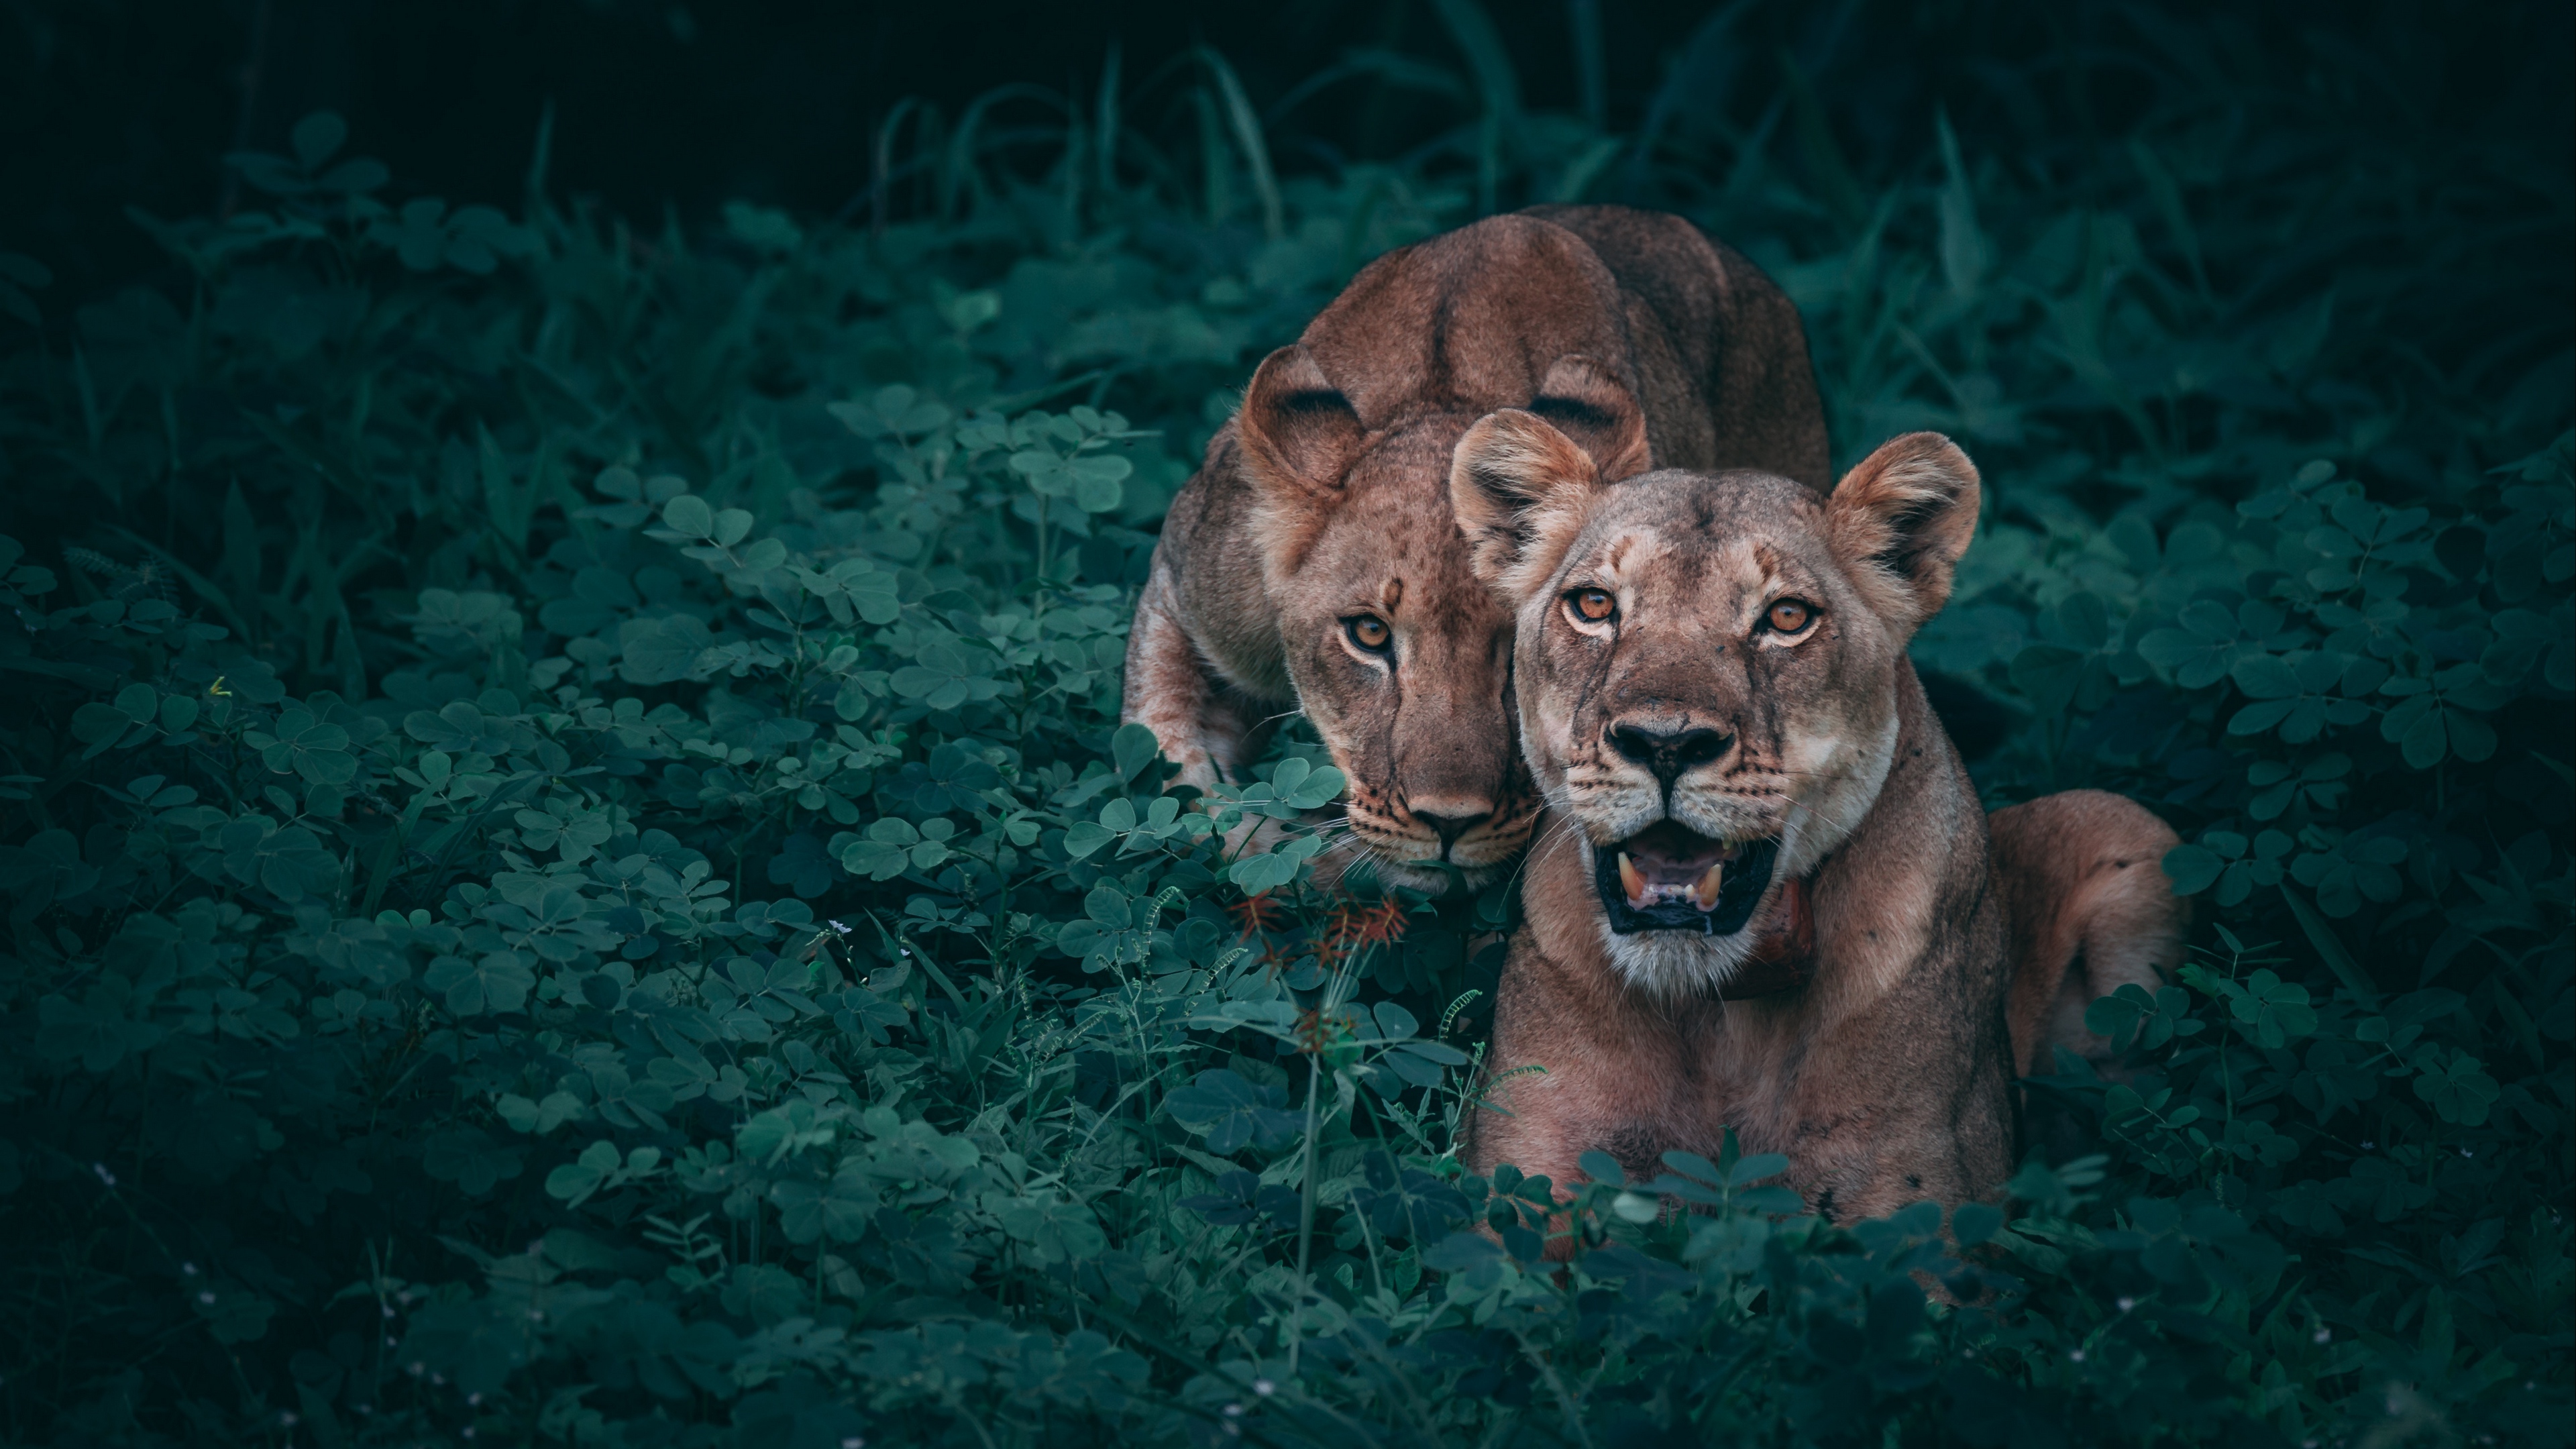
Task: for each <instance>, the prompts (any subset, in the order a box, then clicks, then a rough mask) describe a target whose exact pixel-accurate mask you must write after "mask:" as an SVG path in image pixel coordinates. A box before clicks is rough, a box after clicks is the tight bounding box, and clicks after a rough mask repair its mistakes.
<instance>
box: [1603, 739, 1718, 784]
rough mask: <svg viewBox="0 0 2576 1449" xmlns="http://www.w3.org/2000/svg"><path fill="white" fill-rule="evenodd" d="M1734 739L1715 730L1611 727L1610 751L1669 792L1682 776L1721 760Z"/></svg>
mask: <svg viewBox="0 0 2576 1449" xmlns="http://www.w3.org/2000/svg"><path fill="white" fill-rule="evenodd" d="M1734 747H1735V736H1733V735H1730V734H1724V733H1721V732H1720V731H1717V730H1651V729H1644V728H1641V727H1639V726H1637V725H1612V726H1611V727H1610V748H1612V749H1614V750H1617V751H1618V752H1619V753H1620V754H1622V755H1625V756H1626V757H1628V758H1629V759H1630V760H1633V761H1635V762H1636V763H1638V764H1640V765H1643V766H1645V767H1646V768H1647V769H1649V770H1652V771H1654V772H1655V778H1656V779H1658V780H1661V781H1663V783H1664V788H1665V789H1667V790H1669V789H1671V788H1672V786H1673V782H1674V781H1675V780H1678V779H1680V778H1681V777H1682V776H1683V775H1684V774H1686V773H1688V772H1689V771H1691V770H1693V769H1696V768H1698V767H1699V766H1701V765H1705V764H1707V763H1708V762H1709V761H1711V760H1714V759H1717V758H1719V757H1720V756H1723V755H1724V754H1725V753H1726V752H1727V751H1728V750H1730V749H1733V748H1734Z"/></svg>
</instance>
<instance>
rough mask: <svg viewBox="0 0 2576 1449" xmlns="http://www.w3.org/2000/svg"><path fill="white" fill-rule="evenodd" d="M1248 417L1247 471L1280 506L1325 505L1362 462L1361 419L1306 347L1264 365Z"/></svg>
mask: <svg viewBox="0 0 2576 1449" xmlns="http://www.w3.org/2000/svg"><path fill="white" fill-rule="evenodd" d="M1240 417H1241V422H1240V425H1239V428H1238V432H1239V435H1240V437H1241V438H1242V443H1243V461H1244V470H1245V472H1246V473H1248V474H1249V475H1251V477H1252V480H1253V481H1254V482H1255V483H1258V484H1260V485H1261V487H1262V490H1263V491H1264V492H1265V493H1267V494H1269V495H1270V502H1271V504H1272V505H1273V506H1274V507H1276V506H1283V505H1284V506H1297V505H1311V504H1313V503H1317V502H1320V501H1322V499H1323V498H1324V497H1325V496H1327V495H1329V494H1331V493H1333V492H1335V491H1337V490H1339V489H1340V487H1341V486H1342V475H1343V474H1345V473H1348V472H1349V471H1350V467H1351V462H1352V460H1353V459H1355V458H1357V457H1358V456H1359V451H1360V441H1361V438H1362V436H1363V429H1362V428H1361V427H1360V415H1359V413H1358V412H1357V411H1356V410H1354V409H1353V408H1352V407H1351V400H1350V399H1349V398H1346V397H1344V396H1342V393H1341V389H1339V388H1337V387H1335V386H1333V384H1332V383H1331V382H1330V381H1329V380H1327V379H1326V378H1325V376H1324V370H1323V369H1322V368H1320V367H1318V366H1316V365H1315V359H1314V356H1313V355H1312V354H1310V353H1308V352H1307V351H1306V349H1305V348H1304V347H1302V346H1290V347H1282V348H1280V349H1279V350H1278V351H1276V352H1274V353H1272V354H1270V355H1269V356H1268V357H1265V358H1263V359H1262V360H1261V366H1260V367H1259V368H1258V369H1257V370H1255V371H1254V372H1253V374H1252V385H1251V386H1249V387H1247V388H1245V389H1244V390H1243V411H1242V413H1241V415H1240Z"/></svg>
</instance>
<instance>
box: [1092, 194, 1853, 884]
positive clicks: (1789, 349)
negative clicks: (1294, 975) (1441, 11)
mask: <svg viewBox="0 0 2576 1449" xmlns="http://www.w3.org/2000/svg"><path fill="white" fill-rule="evenodd" d="M1503 407H1515V408H1528V409H1530V410H1532V411H1534V412H1535V413H1537V414H1539V415H1540V416H1544V417H1547V418H1549V419H1550V420H1551V421H1553V422H1554V423H1556V424H1557V425H1558V426H1559V427H1561V428H1562V429H1563V430H1564V431H1565V433H1566V435H1567V436H1568V437H1570V438H1572V439H1573V440H1574V441H1575V444H1576V446H1578V447H1580V448H1582V449H1584V450H1585V451H1586V452H1587V454H1588V456H1590V457H1591V458H1592V459H1593V461H1594V463H1595V465H1596V466H1597V467H1599V468H1601V469H1602V470H1604V471H1605V472H1606V473H1608V474H1609V475H1610V476H1614V477H1624V476H1627V475H1629V474H1632V473H1638V472H1643V471H1645V470H1647V469H1648V468H1651V467H1655V466H1663V465H1666V464H1681V465H1686V466H1693V467H1702V468H1709V467H1721V466H1746V467H1760V468H1763V469H1766V470H1769V471H1772V472H1775V473H1780V474H1784V475H1786V476H1789V477H1793V478H1797V479H1799V480H1800V481H1802V482H1805V483H1807V484H1808V485H1810V486H1812V487H1818V488H1821V487H1822V486H1823V484H1824V482H1825V475H1826V467H1827V453H1826V445H1825V429H1824V411H1823V407H1822V404H1821V403H1820V401H1819V400H1818V397H1817V394H1816V388H1815V379H1814V373H1813V370H1812V369H1811V367H1810V365H1809V363H1808V359H1807V348H1806V338H1805V334H1804V332H1803V330H1802V329H1801V327H1800V325H1799V322H1798V317H1797V312H1796V309H1795V308H1794V307H1793V306H1792V305H1791V304H1790V303H1789V301H1788V299H1787V298H1786V297H1785V296H1783V295H1782V294H1781V292H1780V291H1779V289H1778V288H1777V287H1775V286H1773V285H1772V284H1771V282H1770V280H1769V278H1767V277H1765V276H1763V275H1762V273H1761V272H1760V270H1759V269H1757V268H1755V267H1754V266H1753V265H1752V264H1751V263H1750V262H1748V261H1746V260H1745V259H1744V258H1743V257H1742V256H1740V255H1738V254H1736V253H1735V252H1733V251H1731V250H1729V249H1727V248H1725V247H1723V246H1721V245H1719V244H1717V243H1715V242H1712V241H1710V240H1709V239H1708V238H1707V237H1705V236H1704V235H1702V234H1701V233H1700V232H1699V230H1698V229H1697V228H1696V227H1693V226H1692V225H1691V224H1690V223H1689V222H1687V221H1684V220H1682V219H1681V218H1679V217H1672V216H1663V215H1658V214H1655V213H1650V212H1640V211H1632V210H1628V209H1626V208H1621V207H1549V208H1542V209H1540V210H1538V211H1534V212H1523V213H1518V214H1515V215H1510V216H1499V217H1492V218H1489V219H1487V220H1485V221H1481V222H1478V223H1476V224H1474V225H1472V226H1468V227H1463V228H1460V229H1459V230H1457V231H1454V232H1449V233H1447V234H1444V235H1442V236H1438V237H1434V238H1432V239H1430V240H1428V241H1425V242H1421V243H1418V244H1416V245H1414V246H1410V247H1406V248H1403V249H1401V250H1399V251H1395V252H1392V253H1389V254H1388V255H1386V256H1384V257H1381V258H1379V259H1378V260H1377V261H1375V262H1373V263H1371V264H1370V265H1369V266H1368V267H1366V268H1365V269H1363V270H1362V271H1361V272H1360V274H1359V275H1358V276H1357V277H1355V278H1353V279H1352V281H1351V283H1350V285H1349V287H1347V288H1346V289H1345V290H1344V291H1343V293H1342V295H1341V296H1340V297H1339V298H1337V299H1336V300H1335V301H1334V302H1333V303H1332V305H1330V306H1329V307H1327V308H1325V310H1324V311H1323V312H1322V314H1320V315H1319V316H1317V317H1316V319H1315V320H1314V322H1313V323H1312V324H1311V325H1309V326H1308V327H1307V329H1306V331H1305V333H1304V334H1303V336H1302V337H1301V338H1300V340H1299V341H1298V342H1297V343H1296V344H1295V345H1293V346H1290V347H1285V348H1281V349H1280V350H1279V351H1277V352H1274V353H1272V354H1271V355H1270V356H1269V357H1268V358H1267V359H1265V360H1264V361H1263V362H1262V364H1261V366H1260V368H1259V369H1258V370H1257V371H1256V372H1255V373H1254V374H1253V378H1252V382H1251V385H1250V386H1249V387H1248V388H1247V389H1246V391H1245V394H1244V400H1243V405H1242V406H1241V408H1240V409H1238V410H1237V412H1236V414H1235V416H1234V417H1233V418H1232V419H1231V420H1229V421H1228V422H1227V423H1226V425H1225V426H1224V427H1223V428H1222V429H1220V430H1219V431H1218V433H1217V435H1216V437H1215V438H1214V439H1213V440H1212V441H1211V442H1210V443H1209V445H1208V451H1207V455H1206V458H1205V460H1204V461H1203V462H1202V464H1201V466H1200V469H1199V471H1198V473H1197V474H1196V475H1195V476H1194V477H1192V478H1191V480H1190V482H1189V484H1188V486H1187V487H1185V488H1184V489H1183V490H1182V492H1181V495H1180V496H1179V497H1178V498H1177V499H1175V500H1174V503H1173V505H1172V509H1171V513H1170V516H1169V517H1168V519H1167V520H1166V522H1165V524H1164V528H1163V535H1162V539H1161V541H1160V542H1159V543H1158V544H1157V545H1156V548H1155V553H1154V563H1153V569H1152V573H1151V575H1150V577H1149V579H1148V582H1147V584H1146V586H1145V589H1144V592H1143V594H1142V596H1141V597H1140V598H1139V600H1138V602H1137V612H1136V620H1135V627H1134V632H1133V633H1132V635H1131V636H1130V639H1129V643H1128V654H1127V677H1126V694H1125V700H1124V704H1123V709H1122V715H1123V717H1124V718H1125V719H1127V720H1130V721H1137V722H1142V723H1144V724H1146V725H1147V726H1149V727H1151V728H1152V729H1153V731H1154V734H1155V737H1156V738H1157V739H1158V740H1159V741H1160V742H1161V744H1162V747H1163V750H1164V752H1165V753H1166V754H1167V755H1169V756H1170V757H1171V758H1172V759H1173V760H1175V761H1176V762H1178V763H1179V764H1181V765H1182V767H1183V769H1184V772H1185V773H1184V776H1183V778H1184V780H1185V781H1187V782H1189V783H1194V784H1199V785H1202V786H1204V785H1207V784H1210V783H1213V782H1214V781H1216V780H1218V779H1220V778H1238V777H1239V774H1240V772H1241V771H1242V770H1243V769H1244V768H1245V767H1246V766H1247V765H1248V764H1249V762H1250V760H1251V759H1252V757H1253V756H1255V755H1256V754H1257V753H1258V750H1259V748H1260V735H1261V727H1262V725H1263V724H1264V723H1265V722H1267V721H1269V720H1271V719H1274V718H1276V717H1277V716H1278V715H1280V714H1281V713H1282V712H1284V711H1287V710H1291V709H1302V710H1303V711H1304V712H1305V714H1306V715H1307V717H1308V718H1309V719H1310V720H1311V721H1312V722H1313V724H1314V727H1315V729H1316V732H1317V733H1318V734H1319V735H1320V736H1321V737H1322V739H1323V742H1324V744H1325V746H1326V748H1328V749H1329V750H1330V751H1331V752H1332V756H1333V760H1334V763H1335V764H1336V765H1338V766H1339V767H1340V768H1341V769H1342V771H1343V773H1344V774H1345V775H1346V776H1347V777H1348V779H1349V781H1350V812H1349V820H1350V827H1351V837H1350V839H1351V844H1352V845H1354V846H1356V847H1357V850H1356V852H1354V854H1355V855H1356V854H1363V853H1364V854H1365V855H1366V856H1368V857H1370V858H1372V859H1373V861H1374V863H1375V865H1376V868H1377V870H1378V872H1379V874H1380V876H1381V878H1383V879H1386V880H1388V881H1390V882H1392V883H1396V884H1402V885H1407V886H1412V887H1415V888H1418V889H1424V890H1439V889H1443V888H1445V887H1446V886H1447V885H1448V884H1449V883H1450V882H1451V881H1452V880H1453V879H1458V880H1464V881H1465V882H1466V883H1468V884H1470V885H1478V884H1482V883H1483V882H1485V881H1486V880H1489V879H1491V878H1492V877H1493V876H1495V875H1496V874H1498V873H1499V872H1500V871H1501V869H1502V868H1503V867H1504V866H1505V865H1506V864H1507V862H1508V861H1509V860H1510V859H1511V857H1512V856H1513V855H1514V854H1515V853H1517V852H1518V851H1519V850H1520V848H1521V846H1522V845H1523V844H1524V843H1525V842H1526V841H1527V839H1528V837H1529V830H1530V826H1531V823H1532V821H1533V820H1534V819H1535V818H1536V814H1537V798H1536V795H1535V793H1534V792H1533V790H1532V789H1531V786H1530V780H1529V775H1528V771H1527V769H1526V768H1525V767H1524V765H1523V764H1522V762H1521V759H1520V752H1519V749H1518V745H1517V738H1516V734H1515V727H1514V718H1513V713H1512V702H1511V700H1510V698H1509V695H1508V689H1507V680H1508V678H1509V673H1510V650H1511V619H1510V616H1509V614H1508V612H1507V611H1506V610H1505V609H1503V608H1502V607H1501V606H1500V604H1499V603H1498V602H1497V601H1496V600H1495V599H1494V597H1493V596H1492V594H1491V593H1490V591H1488V590H1487V589H1485V588H1484V587H1483V586H1482V585H1481V584H1479V583H1478V582H1477V581H1476V579H1475V577H1474V574H1473V571H1472V569H1471V567H1470V564H1469V560H1468V557H1467V545H1466V542H1465V540H1464V539H1463V538H1462V537H1461V536H1460V534H1459V531H1458V528H1457V524H1456V521H1455V518H1454V516H1453V515H1452V513H1451V511H1450V504H1449V490H1448V475H1449V465H1450V454H1451V452H1452V449H1453V448H1454V446H1455V444H1456V443H1457V441H1458V439H1459V437H1460V436H1461V435H1462V434H1464V433H1465V431H1466V430H1467V428H1468V427H1469V426H1470V425H1471V424H1473V423H1474V422H1475V421H1476V420H1477V419H1478V418H1479V417H1481V416H1483V415H1485V414H1486V413H1489V412H1491V411H1493V410H1495V409H1497V408H1503ZM1347 858H1348V857H1346V858H1345V859H1347Z"/></svg>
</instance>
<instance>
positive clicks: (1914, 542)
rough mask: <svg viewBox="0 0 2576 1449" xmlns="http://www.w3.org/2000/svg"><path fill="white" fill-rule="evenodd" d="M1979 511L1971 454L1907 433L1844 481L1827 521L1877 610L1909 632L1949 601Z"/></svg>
mask: <svg viewBox="0 0 2576 1449" xmlns="http://www.w3.org/2000/svg"><path fill="white" fill-rule="evenodd" d="M1977 506H1978V491H1977V465H1976V464H1974V463H1971V462H1969V461H1968V455H1967V454H1965V453H1962V452H1960V451H1959V447H1958V445H1957V444H1956V443H1953V442H1951V441H1950V440H1949V439H1948V438H1945V437H1943V436H1941V435H1940V434H1939V433H1907V434H1906V435H1905V436H1903V437H1901V438H1897V439H1895V440H1893V441H1891V442H1889V443H1888V444H1886V445H1885V446H1883V447H1881V448H1880V449H1879V450H1878V451H1877V452H1875V453H1872V454H1870V455H1869V456H1868V457H1866V458H1863V459H1862V460H1861V461H1860V463H1859V465H1858V466H1856V467H1854V468H1853V469H1852V470H1851V471H1850V472H1848V473H1845V474H1844V475H1843V481H1842V482H1841V483H1839V484H1837V485H1835V488H1834V495H1833V497H1832V499H1831V500H1829V501H1828V502H1827V503H1826V505H1825V516H1826V520H1827V527H1828V528H1829V530H1830V536H1831V539H1832V543H1833V550H1834V554H1835V556H1836V557H1837V558H1839V559H1841V560H1842V562H1843V566H1844V567H1846V568H1848V569H1850V570H1851V573H1852V579H1853V582H1855V583H1856V584H1858V585H1859V586H1860V589H1861V591H1862V593H1864V594H1865V595H1867V596H1868V598H1869V603H1870V607H1871V608H1873V609H1875V610H1877V612H1878V614H1879V615H1880V617H1882V618H1884V619H1886V620H1887V621H1888V622H1890V623H1892V624H1895V625H1898V626H1899V627H1901V628H1903V629H1906V630H1909V631H1910V630H1912V629H1914V628H1915V627H1917V626H1919V625H1920V624H1922V622H1923V621H1924V620H1926V619H1929V618H1931V617H1932V616H1933V615H1934V614H1936V613H1939V612H1940V610H1941V606H1942V605H1943V604H1945V603H1947V602H1949V599H1950V579H1951V575H1952V574H1953V572H1954V571H1955V570H1956V569H1957V567H1958V563H1959V556H1960V555H1961V554H1964V553H1966V552H1967V551H1968V541H1969V539H1970V538H1972V537H1974V536H1975V534H1976V531H1977Z"/></svg>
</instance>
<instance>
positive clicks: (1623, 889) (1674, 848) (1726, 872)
mask: <svg viewBox="0 0 2576 1449" xmlns="http://www.w3.org/2000/svg"><path fill="white" fill-rule="evenodd" d="M1779 854H1780V842H1779V841H1778V840H1777V839H1764V840H1744V841H1737V842H1734V843H1732V844H1730V843H1728V842H1726V841H1723V840H1711V839H1710V838H1709V837H1707V836H1705V835H1702V834H1700V833H1699V832H1698V831H1695V830H1693V829H1691V828H1690V827H1688V826H1686V825H1683V824H1682V823H1681V822H1679V821H1675V820H1663V821H1658V822H1656V823H1655V824H1653V825H1650V826H1648V827H1646V828H1645V829H1644V830H1641V831H1639V832H1637V833H1636V834H1635V835H1631V836H1629V837H1628V838H1627V839H1625V840H1622V841H1619V842H1617V843H1615V844H1612V845H1604V846H1599V847H1596V848H1595V849H1594V850H1593V852H1592V860H1593V870H1592V883H1593V885H1594V886H1595V888H1597V889H1598V890H1599V891H1600V892H1601V904H1602V906H1603V908H1604V909H1606V910H1608V911H1609V913H1610V929H1611V930H1612V931H1613V932H1614V933H1616V934H1618V935H1622V936H1629V935H1634V934H1636V933H1637V932H1639V931H1697V932H1699V933H1700V934H1702V935H1706V936H1732V935H1734V934H1735V933H1736V932H1738V931H1740V930H1743V929H1744V923H1745V922H1746V921H1749V920H1751V919H1753V908H1754V907H1755V906H1756V905H1758V904H1760V903H1761V900H1762V892H1763V890H1764V888H1766V887H1768V886H1769V885H1770V884H1771V866H1772V862H1773V861H1774V860H1776V859H1777V858H1778V857H1779Z"/></svg>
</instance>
